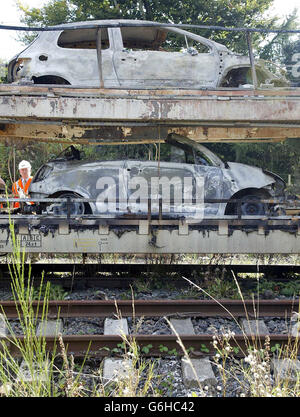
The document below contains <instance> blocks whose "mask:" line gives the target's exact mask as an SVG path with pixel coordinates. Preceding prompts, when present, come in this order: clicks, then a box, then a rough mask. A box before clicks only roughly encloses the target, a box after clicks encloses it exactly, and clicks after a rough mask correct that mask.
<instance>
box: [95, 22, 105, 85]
mask: <svg viewBox="0 0 300 417" xmlns="http://www.w3.org/2000/svg"><path fill="white" fill-rule="evenodd" d="M101 35H102V34H101V28H98V30H97V45H96V46H97V60H98V70H99V80H100V88H104V82H103V71H102V45H101Z"/></svg>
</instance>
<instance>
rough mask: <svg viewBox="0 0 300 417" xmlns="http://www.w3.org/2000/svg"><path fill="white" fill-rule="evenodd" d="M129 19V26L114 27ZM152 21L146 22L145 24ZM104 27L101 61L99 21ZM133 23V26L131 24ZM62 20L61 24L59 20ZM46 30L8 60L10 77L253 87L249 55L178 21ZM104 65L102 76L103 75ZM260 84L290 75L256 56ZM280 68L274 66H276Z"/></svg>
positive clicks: (281, 82) (108, 84)
mask: <svg viewBox="0 0 300 417" xmlns="http://www.w3.org/2000/svg"><path fill="white" fill-rule="evenodd" d="M122 23H123V24H126V25H129V26H126V27H113V26H114V25H115V26H117V25H120V24H122ZM147 23H148V24H151V25H152V26H151V27H145V26H144V27H143V26H142V25H143V24H147ZM92 24H95V25H97V24H98V25H110V26H111V27H108V28H102V29H101V41H99V43H98V45H100V43H101V54H100V55H101V60H100V62H101V65H99V60H98V57H97V39H99V38H98V36H97V30H98V29H97V27H96V28H89V26H91V25H92ZM130 25H132V26H130ZM60 26H61V25H60ZM60 26H57V28H58V31H46V32H41V33H40V34H39V35H38V37H37V38H36V39H35V40H34V41H33V42H32V43H31V44H30V45H29V46H28V47H27V48H26V49H25V50H24V51H22V52H21V53H19V54H17V55H16V56H15V57H14V58H13V59H12V60H11V61H10V63H9V65H8V80H9V82H16V83H19V82H33V83H35V84H63V85H72V86H81V87H82V86H85V87H99V85H100V78H101V79H103V83H104V87H105V88H133V89H143V88H150V89H151V88H156V89H157V88H188V89H201V88H219V87H231V88H235V87H243V86H244V87H251V84H252V73H251V66H250V61H249V57H247V56H242V55H239V54H236V53H234V52H232V51H230V50H229V49H227V48H226V47H225V46H224V45H221V44H219V43H217V42H214V41H212V40H210V39H207V38H204V37H202V36H199V35H196V34H194V33H191V32H189V31H186V30H182V29H179V28H175V27H171V26H170V27H162V26H159V25H158V24H157V23H155V22H147V21H139V20H99V21H88V22H76V23H70V24H67V25H63V26H64V27H69V28H70V29H72V30H59V27H60ZM99 66H100V67H101V72H102V76H101V77H100V75H99ZM255 66H256V72H257V79H258V86H263V85H268V86H272V85H273V86H275V87H280V86H287V85H289V83H288V81H287V79H286V78H285V77H284V76H283V75H282V73H280V71H279V72H278V71H277V73H276V71H273V69H272V71H270V70H269V69H268V68H267V66H268V65H267V64H266V62H265V61H263V60H257V61H255ZM274 68H275V67H274Z"/></svg>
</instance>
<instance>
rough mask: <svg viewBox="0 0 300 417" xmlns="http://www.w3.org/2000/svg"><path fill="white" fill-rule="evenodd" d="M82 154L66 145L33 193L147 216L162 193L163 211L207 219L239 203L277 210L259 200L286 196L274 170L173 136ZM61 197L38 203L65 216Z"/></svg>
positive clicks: (257, 210) (244, 208) (74, 209)
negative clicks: (223, 157) (228, 159)
mask: <svg viewBox="0 0 300 417" xmlns="http://www.w3.org/2000/svg"><path fill="white" fill-rule="evenodd" d="M96 151H97V152H96ZM83 158H84V156H83V155H82V154H81V152H80V151H79V150H78V149H76V148H75V147H73V146H71V147H69V148H67V149H66V150H65V151H64V152H63V153H62V154H60V155H59V156H58V157H56V158H55V159H53V160H51V161H49V162H48V163H46V164H44V165H43V166H41V168H40V169H39V170H38V172H37V173H36V174H35V176H34V178H33V180H32V182H31V184H30V188H29V194H30V198H36V199H39V198H41V199H42V198H61V199H67V197H70V198H71V203H70V207H69V210H70V214H73V215H82V214H106V215H109V216H113V217H118V216H123V215H128V214H131V215H145V214H147V212H148V208H149V206H148V201H149V200H150V201H151V212H152V215H154V216H155V215H158V213H159V198H161V200H162V214H163V216H167V217H172V218H185V217H187V216H193V215H194V214H195V211H197V210H198V209H199V210H200V211H198V214H199V213H200V212H201V213H202V215H203V216H204V217H210V216H216V215H218V216H219V215H220V216H222V215H224V214H237V212H238V211H237V207H238V204H240V208H241V214H242V215H264V214H266V213H272V214H275V211H276V207H275V206H274V205H271V204H269V203H267V202H265V201H262V200H267V199H270V198H273V199H274V198H276V199H281V200H283V199H284V189H285V182H284V181H283V180H282V179H281V178H280V177H279V176H277V175H276V174H273V173H271V172H267V171H265V170H263V169H261V168H257V167H254V166H249V165H245V164H241V163H236V162H226V163H224V162H222V160H221V159H220V158H219V157H218V156H217V155H215V154H214V153H213V152H211V151H210V150H208V149H207V148H206V147H205V146H202V145H200V144H198V143H195V142H194V141H192V140H190V139H187V138H185V137H182V136H179V135H175V134H172V135H169V136H168V138H167V139H166V141H165V142H164V143H160V144H154V143H153V144H137V145H107V146H106V145H105V146H98V147H97V148H96V149H95V151H94V160H93V161H91V160H84V159H83ZM74 198H75V199H80V198H84V199H90V200H93V201H90V202H82V201H74V202H72V199H74ZM214 200H216V201H214ZM218 200H226V202H224V201H218ZM234 200H236V201H234ZM66 201H67V200H64V202H53V203H48V205H46V204H47V203H43V204H41V205H40V206H39V212H44V213H50V214H55V215H65V214H67V213H68V210H67V204H66ZM201 210H202V211H201Z"/></svg>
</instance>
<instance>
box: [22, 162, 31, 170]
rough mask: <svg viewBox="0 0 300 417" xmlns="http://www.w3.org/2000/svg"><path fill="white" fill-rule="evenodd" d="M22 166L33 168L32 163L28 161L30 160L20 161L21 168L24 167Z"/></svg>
mask: <svg viewBox="0 0 300 417" xmlns="http://www.w3.org/2000/svg"><path fill="white" fill-rule="evenodd" d="M22 168H29V169H31V165H30V163H29V162H28V161H24V160H23V161H21V162H20V163H19V169H22Z"/></svg>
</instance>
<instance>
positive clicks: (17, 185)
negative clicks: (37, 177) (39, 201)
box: [12, 177, 33, 208]
mask: <svg viewBox="0 0 300 417" xmlns="http://www.w3.org/2000/svg"><path fill="white" fill-rule="evenodd" d="M31 180H32V177H29V178H28V180H27V182H26V184H25V188H24V187H23V182H22V178H20V179H19V180H18V181H16V182H15V183H13V186H12V192H13V195H14V197H15V198H21V197H20V196H19V190H20V188H21V189H22V190H23V191H24V194H26V195H27V194H28V188H29V185H30V183H31ZM30 204H33V202H30ZM19 207H20V203H19V202H17V203H14V208H19Z"/></svg>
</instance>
